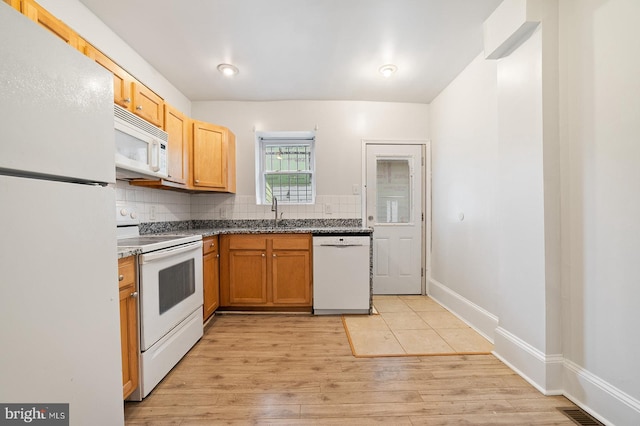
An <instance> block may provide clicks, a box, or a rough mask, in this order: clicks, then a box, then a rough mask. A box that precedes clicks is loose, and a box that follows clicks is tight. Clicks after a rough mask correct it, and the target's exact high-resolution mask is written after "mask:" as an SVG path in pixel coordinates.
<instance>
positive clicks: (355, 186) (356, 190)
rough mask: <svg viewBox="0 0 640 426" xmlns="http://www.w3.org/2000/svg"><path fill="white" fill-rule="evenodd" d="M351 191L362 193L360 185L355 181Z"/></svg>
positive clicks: (356, 193) (357, 193) (355, 193)
mask: <svg viewBox="0 0 640 426" xmlns="http://www.w3.org/2000/svg"><path fill="white" fill-rule="evenodd" d="M351 192H352V193H353V195H360V185H358V184H357V183H354V184H353V186H352V187H351Z"/></svg>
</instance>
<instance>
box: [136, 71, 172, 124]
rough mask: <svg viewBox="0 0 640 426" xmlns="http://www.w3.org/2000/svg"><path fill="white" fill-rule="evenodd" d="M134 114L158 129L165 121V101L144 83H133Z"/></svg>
mask: <svg viewBox="0 0 640 426" xmlns="http://www.w3.org/2000/svg"><path fill="white" fill-rule="evenodd" d="M132 91H133V110H132V111H131V112H133V113H134V114H136V115H138V116H140V117H142V118H144V119H145V120H147V121H149V122H150V123H152V124H155V125H156V126H158V127H162V122H163V119H164V101H163V100H162V98H161V97H160V96H158V95H156V94H155V93H154V92H153V91H152V90H151V89H149V88H148V87H147V86H145V85H143V84H142V83H138V82H134V83H133V88H132Z"/></svg>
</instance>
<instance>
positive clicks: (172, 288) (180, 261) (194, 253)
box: [138, 241, 202, 352]
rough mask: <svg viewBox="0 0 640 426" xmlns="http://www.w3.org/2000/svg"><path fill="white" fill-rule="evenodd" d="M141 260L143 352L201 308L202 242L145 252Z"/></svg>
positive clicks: (141, 336)
mask: <svg viewBox="0 0 640 426" xmlns="http://www.w3.org/2000/svg"><path fill="white" fill-rule="evenodd" d="M138 259H139V263H140V319H141V321H140V323H141V324H140V329H141V333H140V346H141V350H142V351H143V352H144V351H146V350H147V349H149V348H150V347H151V346H152V345H153V344H154V343H156V342H157V341H158V340H160V339H161V338H162V336H164V335H165V334H167V333H168V332H169V331H170V330H171V329H173V328H174V327H175V326H177V325H178V324H179V323H180V322H182V321H183V320H184V319H185V318H187V317H188V316H189V315H190V314H191V313H193V312H194V311H195V310H196V309H201V308H202V241H197V242H194V243H189V244H184V245H181V246H177V247H171V248H167V249H164V250H158V251H154V252H151V253H145V254H142V255H140V256H139V257H138Z"/></svg>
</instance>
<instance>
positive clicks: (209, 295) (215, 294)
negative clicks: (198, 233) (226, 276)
mask: <svg viewBox="0 0 640 426" xmlns="http://www.w3.org/2000/svg"><path fill="white" fill-rule="evenodd" d="M202 252H203V253H204V256H203V257H202V268H203V275H202V276H203V297H204V305H203V307H202V309H203V314H204V315H203V318H204V320H207V319H208V318H209V317H210V316H211V314H213V313H214V312H215V310H216V309H217V308H218V306H220V275H219V273H220V272H219V271H220V268H219V267H220V254H219V252H218V237H209V238H205V239H204V240H203V241H202Z"/></svg>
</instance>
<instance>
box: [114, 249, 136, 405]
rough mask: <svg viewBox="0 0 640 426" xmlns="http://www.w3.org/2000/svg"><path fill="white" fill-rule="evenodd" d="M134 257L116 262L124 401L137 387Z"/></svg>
mask: <svg viewBox="0 0 640 426" xmlns="http://www.w3.org/2000/svg"><path fill="white" fill-rule="evenodd" d="M135 259H136V258H135V256H130V257H126V258H123V259H120V260H119V261H118V284H119V288H120V340H121V350H122V394H123V398H124V399H126V398H127V397H128V396H129V395H131V392H133V391H134V390H135V389H136V388H137V387H138V369H139V367H138V354H139V350H138V293H137V289H136V264H135Z"/></svg>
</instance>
